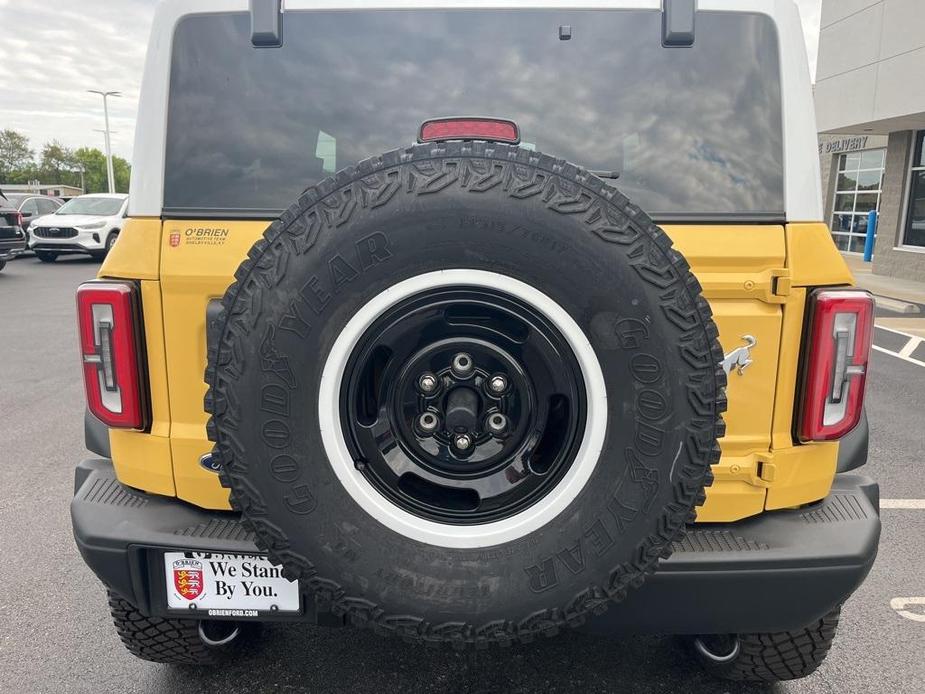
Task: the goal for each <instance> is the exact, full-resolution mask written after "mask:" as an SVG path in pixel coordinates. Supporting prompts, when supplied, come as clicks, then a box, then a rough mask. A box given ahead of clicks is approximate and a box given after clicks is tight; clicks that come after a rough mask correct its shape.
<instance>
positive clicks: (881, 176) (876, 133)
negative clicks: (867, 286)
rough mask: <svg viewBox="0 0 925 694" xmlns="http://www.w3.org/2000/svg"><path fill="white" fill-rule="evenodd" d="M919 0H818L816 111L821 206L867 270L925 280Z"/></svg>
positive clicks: (924, 70)
mask: <svg viewBox="0 0 925 694" xmlns="http://www.w3.org/2000/svg"><path fill="white" fill-rule="evenodd" d="M923 27H925V0H879V1H877V0H822V32H821V35H820V42H819V65H818V68H817V72H816V118H817V121H818V126H819V132H820V135H819V157H820V163H821V166H822V179H823V183H822V184H823V192H824V193H825V214H826V219H827V221H828V222H829V223H830V224H831V227H832V234H833V237H834V239H835V242H836V245H838V247H839V249H841V250H842V251H844V252H847V253H861V252H863V250H864V238H865V235H866V233H867V220H868V214H869V212H870V211H871V210H878V211H879V223H878V226H877V236H876V243H875V246H874V258H873V271H874V272H875V273H877V274H881V275H890V276H894V277H902V278H905V279H913V280H919V281H925V146H923V145H925V142H923V141H925V31H923V30H922V29H923Z"/></svg>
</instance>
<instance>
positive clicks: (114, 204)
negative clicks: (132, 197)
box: [29, 193, 128, 263]
mask: <svg viewBox="0 0 925 694" xmlns="http://www.w3.org/2000/svg"><path fill="white" fill-rule="evenodd" d="M127 205H128V195H124V194H121V193H117V194H107V193H99V194H92V195H81V196H80V197H79V198H74V199H73V200H70V201H69V202H66V203H65V204H64V205H62V206H61V207H60V208H59V209H58V211H57V212H55V213H54V214H50V215H46V216H44V217H40V218H39V219H37V220H35V221H34V222H32V227H31V238H30V240H29V248H31V249H32V250H33V251H35V255H36V256H37V257H38V259H39V260H41V261H42V262H43V263H53V262H54V261H55V260H56V259H57V257H58V256H59V255H62V254H64V253H88V254H89V255H91V256H93V257H94V258H97V259H99V260H102V259H103V258H105V257H106V254H107V253H108V252H109V249H110V248H112V246H113V244H114V243H115V242H116V239H117V238H118V237H119V232H120V231H121V230H122V224H123V223H124V221H125V209H126V207H127Z"/></svg>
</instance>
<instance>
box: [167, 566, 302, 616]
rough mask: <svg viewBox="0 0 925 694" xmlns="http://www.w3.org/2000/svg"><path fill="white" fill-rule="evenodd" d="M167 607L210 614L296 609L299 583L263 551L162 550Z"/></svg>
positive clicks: (221, 614)
mask: <svg viewBox="0 0 925 694" xmlns="http://www.w3.org/2000/svg"><path fill="white" fill-rule="evenodd" d="M164 570H165V577H166V581H167V607H168V608H169V609H172V610H202V611H204V612H205V613H206V614H208V615H209V616H211V617H259V616H260V615H262V614H278V613H289V614H292V613H297V612H299V607H300V601H299V586H298V583H296V582H294V581H290V580H288V579H286V578H283V575H282V569H281V568H280V567H278V566H274V565H273V564H271V563H270V562H269V561H268V560H267V558H266V557H260V556H251V555H247V554H208V553H200V552H165V553H164Z"/></svg>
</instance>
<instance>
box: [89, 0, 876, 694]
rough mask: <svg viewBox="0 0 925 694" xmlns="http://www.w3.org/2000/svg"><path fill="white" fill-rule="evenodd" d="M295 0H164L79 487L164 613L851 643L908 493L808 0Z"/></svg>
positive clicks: (187, 634) (100, 283)
mask: <svg viewBox="0 0 925 694" xmlns="http://www.w3.org/2000/svg"><path fill="white" fill-rule="evenodd" d="M292 4H295V5H297V6H298V9H295V8H290V7H288V6H287V8H286V12H285V13H280V12H279V4H278V2H276V3H274V2H273V0H252V2H251V3H250V15H249V14H248V12H246V11H241V10H240V8H241V7H243V4H242V3H241V2H237V1H236V2H232V1H231V0H187V1H186V2H182V3H181V2H175V1H174V2H167V3H163V4H161V5H160V6H159V9H158V11H157V13H156V14H155V18H154V22H153V28H152V40H151V43H150V49H149V52H148V58H147V63H146V68H145V76H144V80H143V84H142V88H141V96H140V102H139V113H138V127H137V129H136V141H135V147H134V162H133V164H134V167H133V171H132V184H131V185H132V189H131V202H130V210H129V217H130V219H129V221H128V222H127V224H126V228H125V232H124V233H125V234H126V240H128V239H129V238H131V241H132V243H131V244H127V243H121V244H117V245H116V247H115V248H114V249H113V251H112V255H111V256H110V258H109V259H108V260H107V261H106V262H105V263H104V264H103V265H102V267H101V268H100V271H99V276H98V279H97V280H94V281H91V282H88V283H85V284H83V285H81V286H80V287H79V289H78V291H77V304H78V321H79V330H80V331H79V334H80V341H81V350H82V360H81V369H82V370H83V374H84V380H85V387H86V393H87V398H88V400H87V402H88V407H89V414H88V417H87V420H86V435H87V447H88V448H89V449H90V450H91V451H93V452H94V453H95V457H94V458H93V459H91V460H87V461H85V462H82V463H80V464H79V465H78V466H77V470H76V480H75V495H74V497H73V500H72V505H71V515H72V521H73V528H74V536H75V538H76V542H77V546H78V547H79V549H80V552H81V553H82V555H83V558H84V560H85V561H86V562H87V564H88V565H89V566H90V567H91V568H92V569H93V571H94V572H95V573H96V575H97V576H98V577H99V578H100V580H101V581H102V583H103V584H104V585H105V586H106V588H107V590H108V594H109V608H110V611H111V613H112V617H113V620H114V622H115V626H116V629H117V630H118V632H119V634H120V636H121V639H122V642H123V643H124V644H125V646H126V647H127V648H128V650H129V651H130V652H132V653H133V654H135V655H136V656H138V657H140V658H144V659H147V660H151V661H155V662H160V663H173V664H200V665H202V664H209V663H215V662H217V661H218V660H220V659H221V658H223V657H238V654H240V653H241V652H242V651H241V650H240V649H238V648H237V647H236V643H235V642H236V640H237V639H239V638H240V637H241V635H242V634H244V633H246V632H247V631H248V630H247V627H248V625H249V624H250V623H253V622H270V621H302V622H313V623H315V622H317V623H324V624H327V625H338V626H346V625H355V626H360V627H365V628H369V629H372V630H374V631H375V632H376V633H378V634H382V635H391V636H394V637H399V638H401V639H403V640H404V641H406V642H409V643H411V644H414V646H416V647H424V646H425V645H426V646H438V645H448V646H452V647H455V648H459V649H466V648H468V649H480V648H490V647H492V648H493V647H497V646H507V645H511V644H514V643H521V644H530V643H533V642H535V641H537V640H538V639H541V638H545V637H551V636H555V635H556V634H559V633H561V632H563V631H566V630H568V629H572V628H580V629H585V630H591V631H596V632H600V633H606V634H617V633H622V634H626V633H641V632H658V633H669V634H670V633H674V634H679V635H685V636H686V637H688V639H686V640H687V641H688V642H689V644H690V647H691V649H692V652H694V653H695V654H696V656H697V657H698V658H700V659H701V661H702V662H703V663H704V664H705V665H706V666H707V667H708V668H709V669H710V671H711V672H713V673H715V674H716V675H718V676H720V677H724V678H729V679H735V680H756V681H764V682H769V681H775V680H785V679H795V678H799V677H803V676H806V675H808V674H809V673H811V672H813V671H814V670H815V669H816V668H817V667H818V666H819V664H820V663H821V662H822V661H823V659H824V658H825V657H826V654H827V653H828V652H829V649H830V647H831V645H832V643H833V639H834V637H835V633H836V629H837V625H838V620H839V609H840V606H841V604H842V603H844V602H845V600H847V599H849V597H850V596H851V595H852V593H853V592H854V591H855V589H856V588H857V587H858V586H859V585H860V584H861V582H862V581H863V580H864V579H865V577H866V576H867V573H868V571H869V570H870V568H871V566H872V564H873V562H874V558H875V556H876V553H877V546H878V541H879V535H880V520H879V515H878V513H879V511H878V487H877V484H876V483H875V482H874V481H872V480H871V479H869V478H867V477H865V476H863V475H860V474H858V472H857V469H856V468H858V467H860V466H862V465H864V463H865V462H866V459H867V428H866V419H865V416H864V412H863V409H862V405H863V399H864V389H865V379H866V374H867V361H868V355H869V351H870V344H871V343H870V339H871V332H872V316H873V301H872V298H871V296H870V295H869V294H867V293H866V292H863V291H859V290H857V289H856V288H854V287H853V286H852V285H853V284H854V280H853V278H852V276H851V273H850V272H849V270H848V268H847V266H846V265H845V262H844V260H843V259H842V257H841V256H840V255H839V253H838V251H837V250H836V248H835V246H834V243H833V241H832V236H831V234H830V233H829V230H828V229H827V227H826V224H825V223H824V222H823V209H822V201H821V194H820V185H819V163H818V154H817V147H816V128H815V120H814V108H813V96H812V90H811V85H810V78H809V70H808V66H807V58H806V50H805V46H804V43H803V33H802V29H801V23H800V17H799V13H798V11H797V8H796V6H795V5H794V4H793V3H792V2H784V1H781V2H767V1H766V0H736V2H731V1H729V0H724V1H723V2H711V3H709V5H710V6H709V8H707V9H703V10H701V9H696V10H695V8H696V7H697V5H696V4H695V3H694V2H692V0H663V1H662V2H661V3H656V2H653V1H652V0H639V1H638V2H633V1H632V0H628V1H620V2H614V3H599V2H595V3H590V5H591V6H593V7H591V8H588V7H586V6H585V5H587V3H582V7H580V8H576V7H575V3H570V2H567V1H565V0H563V1H562V2H561V3H553V4H554V5H556V6H555V7H553V6H552V5H551V4H549V3H543V7H542V8H533V7H528V6H527V4H525V3H522V2H520V1H519V0H497V1H496V2H492V3H461V2H453V3H448V4H451V5H452V7H451V8H447V7H434V5H435V3H417V2H409V3H395V5H401V9H392V8H391V7H390V8H389V9H380V8H381V7H382V3H381V2H378V1H375V2H374V1H370V2H364V0H358V1H355V0H351V1H350V2H342V3H341V2H337V1H335V2H333V3H324V4H323V5H324V7H323V8H321V4H320V3H319V4H318V8H315V5H314V4H313V3H306V2H299V3H292ZM707 4H708V3H700V5H707ZM418 5H427V6H426V7H420V6H418ZM611 5H612V6H613V7H611ZM659 6H660V9H658V8H659ZM303 8H308V9H303ZM344 8H349V10H350V11H349V12H347V11H343V9H344ZM688 10H689V12H688ZM695 18H696V21H695ZM283 34H284V35H285V46H284V47H283V48H280V47H279V46H281V45H282V43H283V42H282V36H283ZM229 65H233V66H234V69H233V70H229V67H228V66H229ZM446 114H463V117H456V118H445V117H442V116H445V115H446ZM467 114H468V117H467ZM415 136H416V137H417V140H418V143H417V144H414V145H408V144H407V143H408V142H411V141H413V140H414V139H415ZM544 150H546V152H545V153H544ZM306 186H307V188H306ZM191 220H192V221H191ZM203 381H205V383H203ZM720 444H721V445H720ZM321 647H322V648H323V645H322V646H321ZM306 657H307V658H311V657H312V656H311V655H310V654H306ZM613 658H614V659H615V660H618V659H619V658H620V653H619V644H618V645H617V648H616V650H615V652H614V653H613ZM677 688H678V689H680V690H683V689H685V687H684V685H683V684H681V685H678V687H677Z"/></svg>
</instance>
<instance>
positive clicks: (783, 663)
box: [694, 607, 840, 682]
mask: <svg viewBox="0 0 925 694" xmlns="http://www.w3.org/2000/svg"><path fill="white" fill-rule="evenodd" d="M839 612H840V608H838V607H836V608H835V609H834V610H832V611H831V612H829V613H828V614H827V615H825V616H824V617H822V618H820V619H818V620H817V621H815V622H813V623H812V624H810V625H809V626H806V627H804V628H802V629H797V630H795V631H784V632H778V633H772V634H739V635H737V636H701V637H698V638H697V639H695V640H694V650H695V652H696V654H697V659H698V660H699V661H700V662H701V664H702V665H703V666H704V667H705V668H706V669H707V671H708V672H710V673H712V674H713V675H715V676H716V677H719V678H721V679H724V680H736V681H740V682H784V681H786V680H796V679H800V678H803V677H807V676H808V675H811V674H812V673H813V672H815V671H816V669H817V668H818V667H819V666H820V665H822V661H823V660H825V658H826V656H827V655H828V654H829V649H830V648H831V647H832V641H833V640H834V639H835V632H836V631H837V629H838V617H839Z"/></svg>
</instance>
